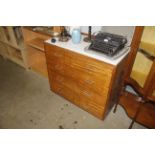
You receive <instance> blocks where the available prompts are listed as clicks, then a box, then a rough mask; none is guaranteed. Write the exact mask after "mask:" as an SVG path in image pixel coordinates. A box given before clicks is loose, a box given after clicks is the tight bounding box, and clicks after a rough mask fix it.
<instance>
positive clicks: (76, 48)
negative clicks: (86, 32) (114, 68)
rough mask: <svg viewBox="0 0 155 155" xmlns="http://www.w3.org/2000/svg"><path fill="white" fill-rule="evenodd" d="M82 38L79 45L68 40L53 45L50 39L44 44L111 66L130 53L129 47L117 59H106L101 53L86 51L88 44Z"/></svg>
mask: <svg viewBox="0 0 155 155" xmlns="http://www.w3.org/2000/svg"><path fill="white" fill-rule="evenodd" d="M83 38H84V37H83V36H82V39H81V42H80V43H79V44H73V42H72V40H71V39H70V40H69V41H68V42H60V41H56V42H55V43H52V42H51V39H49V40H46V41H45V42H46V43H49V44H51V45H55V46H58V47H61V48H65V49H68V50H71V51H73V52H76V53H79V54H82V55H85V56H88V57H91V58H94V59H97V60H100V61H103V62H106V63H108V64H112V65H117V64H119V62H121V60H123V58H124V57H125V56H126V55H127V54H128V53H129V51H130V47H125V48H123V49H122V50H121V51H120V55H121V56H119V57H117V55H116V56H115V57H114V58H111V57H108V56H106V55H105V54H103V53H101V52H97V51H92V50H88V47H89V45H90V43H87V42H84V41H83Z"/></svg>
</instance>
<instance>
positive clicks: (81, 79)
mask: <svg viewBox="0 0 155 155" xmlns="http://www.w3.org/2000/svg"><path fill="white" fill-rule="evenodd" d="M48 69H49V70H51V71H54V72H57V73H59V74H61V75H64V76H66V77H68V78H72V79H74V80H75V81H76V82H77V83H79V84H81V85H83V87H85V88H86V89H91V90H92V91H94V92H96V93H98V94H100V95H104V94H105V95H106V94H107V93H108V90H109V85H110V81H111V76H112V74H110V75H108V76H107V75H104V76H103V75H99V74H94V75H92V74H90V73H89V72H87V71H85V70H84V69H76V68H73V67H71V66H68V65H65V64H63V63H59V62H53V63H50V64H48Z"/></svg>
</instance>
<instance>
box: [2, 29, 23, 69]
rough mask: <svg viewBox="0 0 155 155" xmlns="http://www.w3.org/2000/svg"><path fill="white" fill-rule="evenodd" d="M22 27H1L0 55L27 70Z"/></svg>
mask: <svg viewBox="0 0 155 155" xmlns="http://www.w3.org/2000/svg"><path fill="white" fill-rule="evenodd" d="M23 49H24V43H23V35H22V31H21V27H19V26H1V27H0V55H1V56H2V57H4V58H6V59H9V60H11V61H13V62H15V63H17V64H18V65H20V66H22V67H25V68H26V58H25V52H24V50H23Z"/></svg>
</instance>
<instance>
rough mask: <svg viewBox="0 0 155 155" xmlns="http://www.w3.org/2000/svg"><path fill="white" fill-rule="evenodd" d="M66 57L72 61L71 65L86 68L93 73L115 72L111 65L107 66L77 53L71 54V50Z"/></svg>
mask: <svg viewBox="0 0 155 155" xmlns="http://www.w3.org/2000/svg"><path fill="white" fill-rule="evenodd" d="M66 57H67V58H68V59H69V60H70V65H72V66H75V67H76V68H78V67H79V68H84V69H86V70H87V71H89V72H92V73H94V72H95V73H99V74H102V73H103V74H107V73H108V74H109V73H111V72H112V70H113V66H112V65H110V64H106V63H104V62H101V61H99V60H95V59H93V58H90V57H87V56H84V55H81V54H78V53H75V52H70V51H69V50H67V52H66Z"/></svg>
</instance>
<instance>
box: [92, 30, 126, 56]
mask: <svg viewBox="0 0 155 155" xmlns="http://www.w3.org/2000/svg"><path fill="white" fill-rule="evenodd" d="M126 43H127V39H126V38H125V37H124V36H121V35H116V34H111V33H105V32H100V33H98V34H97V35H96V36H95V37H94V39H93V40H92V43H91V44H90V46H89V49H91V50H95V51H99V52H103V53H104V54H106V55H108V56H114V55H115V54H116V53H118V52H119V51H120V50H121V49H122V48H123V47H124V46H125V44H126Z"/></svg>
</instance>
